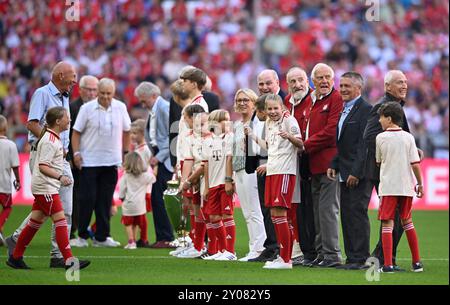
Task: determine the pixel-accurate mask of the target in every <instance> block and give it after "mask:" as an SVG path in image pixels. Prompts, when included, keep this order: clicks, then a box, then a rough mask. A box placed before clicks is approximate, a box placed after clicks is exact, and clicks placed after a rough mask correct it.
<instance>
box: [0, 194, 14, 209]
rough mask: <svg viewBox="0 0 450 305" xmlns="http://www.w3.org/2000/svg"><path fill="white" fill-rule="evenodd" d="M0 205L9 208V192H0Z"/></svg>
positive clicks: (10, 200)
mask: <svg viewBox="0 0 450 305" xmlns="http://www.w3.org/2000/svg"><path fill="white" fill-rule="evenodd" d="M0 205H1V206H2V207H3V208H4V209H7V208H10V207H11V206H12V196H11V194H5V193H0Z"/></svg>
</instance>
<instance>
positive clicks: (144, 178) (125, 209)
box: [119, 152, 156, 249]
mask: <svg viewBox="0 0 450 305" xmlns="http://www.w3.org/2000/svg"><path fill="white" fill-rule="evenodd" d="M123 166H124V169H125V173H124V175H123V176H122V178H121V179H120V193H119V198H120V199H121V200H122V201H123V205H122V224H123V225H124V226H125V230H126V232H127V236H128V244H127V245H126V246H125V249H136V248H137V245H136V230H137V228H138V227H139V228H140V230H141V239H142V238H145V237H142V234H144V235H145V236H146V235H147V218H146V215H145V214H146V212H147V210H146V207H145V194H146V192H147V188H148V186H149V185H151V184H152V183H155V181H156V178H155V176H154V175H152V174H151V173H149V172H148V170H147V169H146V168H145V166H144V161H143V160H142V158H141V156H140V155H139V154H138V153H137V152H130V153H128V154H127V155H126V156H125V162H124V165H123Z"/></svg>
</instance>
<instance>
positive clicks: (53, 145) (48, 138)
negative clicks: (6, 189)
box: [31, 129, 64, 195]
mask: <svg viewBox="0 0 450 305" xmlns="http://www.w3.org/2000/svg"><path fill="white" fill-rule="evenodd" d="M39 165H46V166H48V167H51V168H52V169H54V170H56V172H57V173H58V175H62V173H63V167H64V151H63V145H62V142H61V139H60V138H59V136H58V135H57V134H56V133H55V132H54V131H52V130H50V129H47V132H46V133H45V134H44V136H43V137H42V138H41V140H40V141H39V144H38V146H37V151H36V161H35V162H34V168H33V173H32V176H31V193H33V194H34V195H44V194H49V195H51V194H58V192H59V189H60V187H61V182H60V181H59V180H58V179H57V178H53V177H49V176H47V175H44V174H43V173H41V171H40V170H39Z"/></svg>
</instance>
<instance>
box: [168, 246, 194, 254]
mask: <svg viewBox="0 0 450 305" xmlns="http://www.w3.org/2000/svg"><path fill="white" fill-rule="evenodd" d="M190 248H192V246H189V247H185V246H179V247H178V248H176V249H175V250H172V251H170V252H169V254H170V255H172V256H178V254H180V253H181V252H184V251H186V250H188V249H190Z"/></svg>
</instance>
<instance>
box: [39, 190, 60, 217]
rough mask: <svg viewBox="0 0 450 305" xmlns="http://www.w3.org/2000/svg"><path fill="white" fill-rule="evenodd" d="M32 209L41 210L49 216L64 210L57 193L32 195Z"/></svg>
mask: <svg viewBox="0 0 450 305" xmlns="http://www.w3.org/2000/svg"><path fill="white" fill-rule="evenodd" d="M33 196H34V202H33V208H32V209H31V210H33V211H42V212H43V213H44V214H45V215H46V216H51V215H53V214H56V213H58V212H61V211H64V208H63V206H62V202H61V199H60V198H59V194H52V195H50V194H45V195H34V194H33Z"/></svg>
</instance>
